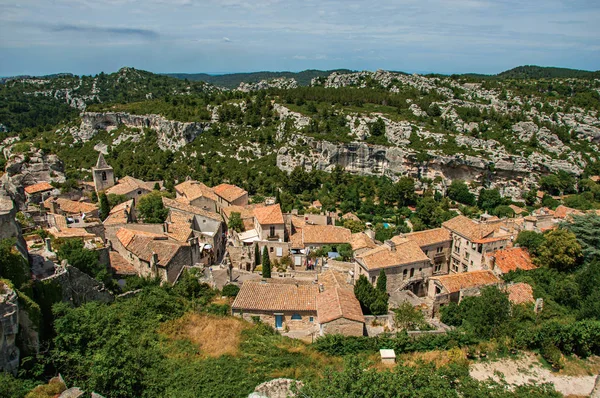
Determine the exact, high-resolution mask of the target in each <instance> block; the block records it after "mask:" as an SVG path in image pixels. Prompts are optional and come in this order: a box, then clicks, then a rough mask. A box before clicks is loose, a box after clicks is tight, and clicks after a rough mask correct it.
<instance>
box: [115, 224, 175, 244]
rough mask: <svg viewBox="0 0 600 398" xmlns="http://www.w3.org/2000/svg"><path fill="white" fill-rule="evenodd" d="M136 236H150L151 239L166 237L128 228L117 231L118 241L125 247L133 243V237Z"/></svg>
mask: <svg viewBox="0 0 600 398" xmlns="http://www.w3.org/2000/svg"><path fill="white" fill-rule="evenodd" d="M135 235H145V236H149V237H164V235H161V234H155V233H152V232H146V231H138V230H135V229H128V228H119V230H118V231H117V234H116V236H117V239H118V240H119V242H121V244H122V245H123V246H124V247H127V245H129V243H131V241H132V239H133V237H134V236H135Z"/></svg>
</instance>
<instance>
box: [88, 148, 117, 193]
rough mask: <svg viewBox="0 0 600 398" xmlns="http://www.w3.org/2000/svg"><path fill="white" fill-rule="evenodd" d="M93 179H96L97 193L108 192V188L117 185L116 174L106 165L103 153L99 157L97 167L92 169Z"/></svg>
mask: <svg viewBox="0 0 600 398" xmlns="http://www.w3.org/2000/svg"><path fill="white" fill-rule="evenodd" d="M92 177H93V179H94V187H95V189H96V193H100V192H102V191H106V190H107V189H108V188H110V187H112V186H113V185H115V173H114V171H113V168H112V167H110V166H109V165H108V163H106V160H105V159H104V155H103V154H102V152H100V154H99V155H98V161H97V162H96V166H95V167H92Z"/></svg>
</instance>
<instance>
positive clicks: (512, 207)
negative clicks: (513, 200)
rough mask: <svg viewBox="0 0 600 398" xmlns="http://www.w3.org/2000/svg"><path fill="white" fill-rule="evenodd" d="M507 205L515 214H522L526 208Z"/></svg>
mask: <svg viewBox="0 0 600 398" xmlns="http://www.w3.org/2000/svg"><path fill="white" fill-rule="evenodd" d="M508 207H510V208H511V209H512V210H513V211H514V212H515V214H517V215H518V214H523V213H525V212H526V211H527V209H524V208H522V207H519V206H516V205H510V206H508Z"/></svg>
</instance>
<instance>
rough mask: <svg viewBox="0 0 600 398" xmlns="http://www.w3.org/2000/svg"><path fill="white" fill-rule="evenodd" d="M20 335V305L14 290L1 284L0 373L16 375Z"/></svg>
mask: <svg viewBox="0 0 600 398" xmlns="http://www.w3.org/2000/svg"><path fill="white" fill-rule="evenodd" d="M18 333H19V303H18V297H17V294H16V293H15V291H14V290H12V289H11V288H9V287H8V286H7V285H5V284H4V283H2V282H0V371H4V372H9V373H13V374H15V375H16V373H17V369H18V367H19V357H20V352H19V348H18V347H17V342H16V340H17V334H18Z"/></svg>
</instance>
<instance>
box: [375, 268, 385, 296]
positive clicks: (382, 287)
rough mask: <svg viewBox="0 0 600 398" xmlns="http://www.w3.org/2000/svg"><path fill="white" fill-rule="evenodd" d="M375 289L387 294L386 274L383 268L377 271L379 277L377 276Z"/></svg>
mask: <svg viewBox="0 0 600 398" xmlns="http://www.w3.org/2000/svg"><path fill="white" fill-rule="evenodd" d="M377 290H379V291H380V292H383V293H386V294H387V275H386V274H385V271H384V270H383V268H382V269H381V270H380V271H379V277H378V278H377Z"/></svg>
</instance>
